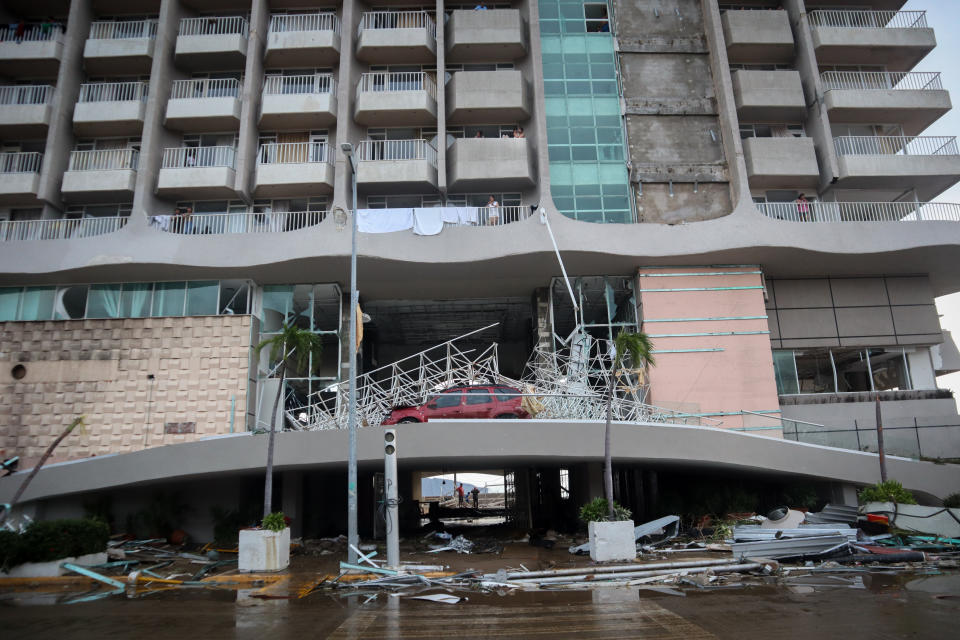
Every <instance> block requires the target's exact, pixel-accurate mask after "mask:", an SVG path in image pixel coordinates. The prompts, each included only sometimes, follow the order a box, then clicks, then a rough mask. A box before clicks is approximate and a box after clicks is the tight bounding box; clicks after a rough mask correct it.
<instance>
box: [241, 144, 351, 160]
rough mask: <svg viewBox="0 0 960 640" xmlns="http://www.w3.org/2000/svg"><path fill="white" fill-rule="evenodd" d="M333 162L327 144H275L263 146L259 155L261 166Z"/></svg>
mask: <svg viewBox="0 0 960 640" xmlns="http://www.w3.org/2000/svg"><path fill="white" fill-rule="evenodd" d="M332 160H333V156H332V155H331V154H330V152H329V147H328V146H327V143H326V142H273V143H268V144H264V145H261V147H260V153H259V154H258V155H257V162H259V163H260V164H304V163H307V162H331V161H332Z"/></svg>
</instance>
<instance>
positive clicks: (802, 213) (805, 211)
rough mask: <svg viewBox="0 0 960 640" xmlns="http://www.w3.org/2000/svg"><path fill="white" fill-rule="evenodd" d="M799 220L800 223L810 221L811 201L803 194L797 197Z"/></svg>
mask: <svg viewBox="0 0 960 640" xmlns="http://www.w3.org/2000/svg"><path fill="white" fill-rule="evenodd" d="M797 219H798V220H799V221H800V222H807V221H808V220H809V219H810V201H809V200H807V198H806V196H804V195H803V194H802V193H801V194H800V195H799V196H797Z"/></svg>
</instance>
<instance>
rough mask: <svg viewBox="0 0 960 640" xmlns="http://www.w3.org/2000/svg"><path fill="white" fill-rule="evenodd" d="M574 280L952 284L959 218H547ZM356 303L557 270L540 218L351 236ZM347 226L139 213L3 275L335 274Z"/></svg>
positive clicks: (45, 248) (455, 293)
mask: <svg viewBox="0 0 960 640" xmlns="http://www.w3.org/2000/svg"><path fill="white" fill-rule="evenodd" d="M549 215H550V223H551V226H552V228H553V230H554V233H555V235H556V239H557V244H558V246H559V248H560V251H561V253H562V255H563V259H564V262H565V264H566V267H567V271H568V272H569V273H570V274H571V275H601V274H623V275H626V274H630V273H633V272H634V271H635V270H636V269H637V267H639V266H643V265H669V264H674V265H707V264H759V265H761V266H762V267H763V270H764V273H765V274H766V275H767V276H768V277H781V278H782V277H813V276H826V275H877V274H887V275H907V274H929V275H930V281H931V283H932V286H933V288H934V293H935V295H938V296H939V295H945V294H948V293H952V292H955V291H960V269H957V268H956V265H957V264H958V263H960V223H957V222H945V221H930V222H870V223H853V222H849V223H846V222H845V223H826V222H825V223H799V222H786V221H780V220H774V219H771V218H767V217H765V216H763V215H761V214H760V213H759V212H756V210H755V209H753V208H752V207H750V208H749V209H745V208H742V207H741V208H739V209H738V210H737V211H736V212H734V213H733V214H731V215H729V216H726V217H723V218H718V219H715V220H708V221H703V222H695V223H690V224H679V225H664V224H650V223H644V224H593V223H587V222H579V221H576V220H572V219H570V218H567V217H566V216H563V215H561V214H559V213H551V214H549ZM359 254H360V258H359V279H360V290H361V292H362V294H363V295H364V297H366V298H368V299H369V298H378V299H379V298H403V297H412V298H416V297H424V294H425V293H426V292H429V293H426V297H432V298H441V297H453V298H456V297H481V296H505V295H528V294H529V293H530V291H531V290H532V289H533V288H535V287H540V286H544V284H545V283H546V282H548V280H549V278H550V277H552V276H555V275H558V274H559V268H558V265H557V262H556V258H555V257H554V254H553V246H552V244H551V242H550V237H549V235H548V233H547V229H546V227H545V226H544V225H542V224H541V223H540V222H539V219H538V217H537V216H531V217H530V218H527V219H526V220H523V221H520V222H516V223H512V224H509V225H504V226H502V227H491V228H475V227H452V228H448V229H444V231H443V232H442V233H441V234H439V235H437V236H416V235H414V234H413V233H412V232H411V231H401V232H395V233H388V234H360V239H359ZM349 256H350V231H349V228H345V229H343V230H340V231H338V230H337V229H336V226H335V224H334V222H333V220H332V219H329V218H328V219H327V220H325V221H324V222H323V223H321V224H319V225H317V226H315V227H309V228H306V229H300V230H298V231H296V232H290V233H275V234H237V235H193V236H184V235H176V234H171V233H167V232H163V231H160V230H158V229H154V228H148V227H146V226H145V225H144V222H143V221H142V220H136V221H134V220H131V222H130V223H129V224H128V225H127V226H126V227H124V228H123V229H121V230H120V231H118V232H116V233H112V234H107V235H103V236H96V237H90V238H78V239H71V240H68V241H56V240H54V241H24V242H11V243H6V244H5V246H4V247H3V251H2V252H0V273H2V276H0V283H4V284H31V283H44V282H46V283H70V282H97V281H107V282H110V281H114V282H115V281H132V280H156V279H158V274H161V273H162V274H163V278H162V279H178V278H183V279H197V278H205V277H211V278H228V277H244V278H254V279H256V280H257V281H259V282H262V283H287V282H307V281H316V282H331V281H339V282H345V281H347V279H348V276H349Z"/></svg>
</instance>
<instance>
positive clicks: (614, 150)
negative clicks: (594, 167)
mask: <svg viewBox="0 0 960 640" xmlns="http://www.w3.org/2000/svg"><path fill="white" fill-rule="evenodd" d="M597 151H599V152H600V160H601V161H604V162H613V161H616V160H623V147H621V146H619V145H616V146H614V145H610V146H604V147H597Z"/></svg>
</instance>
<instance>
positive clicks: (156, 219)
mask: <svg viewBox="0 0 960 640" xmlns="http://www.w3.org/2000/svg"><path fill="white" fill-rule="evenodd" d="M150 224H151V225H152V226H154V227H157V228H159V229H161V230H162V231H169V230H170V216H167V215H160V216H153V217H152V218H151V219H150Z"/></svg>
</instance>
